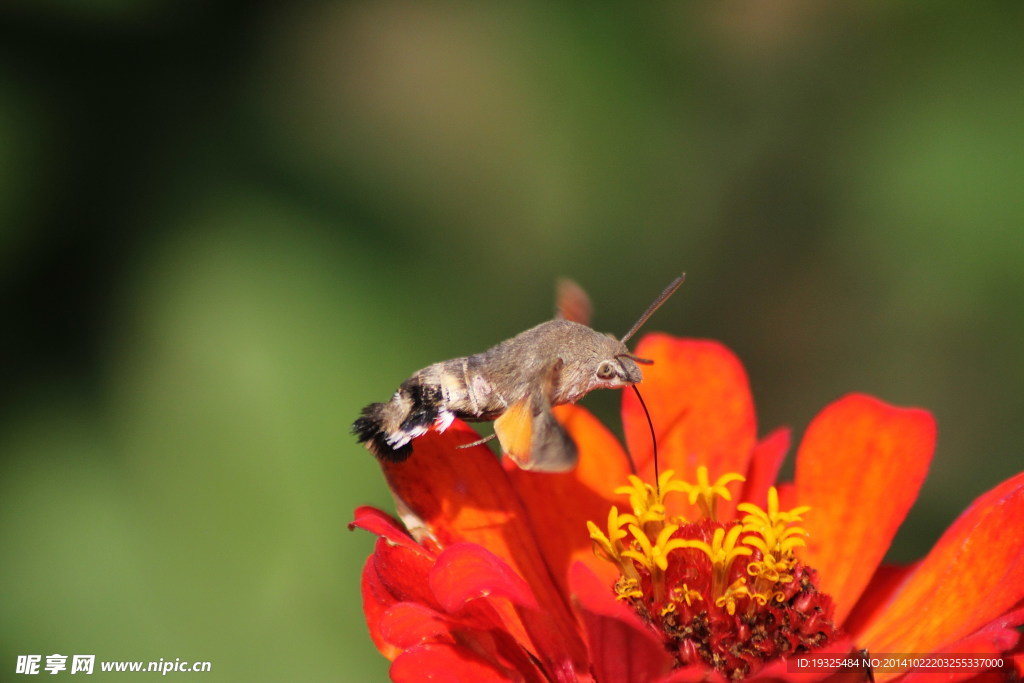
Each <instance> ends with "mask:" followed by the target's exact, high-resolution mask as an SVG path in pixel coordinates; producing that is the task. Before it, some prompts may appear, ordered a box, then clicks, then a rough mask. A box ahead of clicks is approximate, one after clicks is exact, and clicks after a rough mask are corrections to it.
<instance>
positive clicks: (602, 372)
mask: <svg viewBox="0 0 1024 683" xmlns="http://www.w3.org/2000/svg"><path fill="white" fill-rule="evenodd" d="M615 375H616V372H615V364H614V363H612V362H610V361H604V362H603V363H601V364H600V365H598V366H597V378H598V379H611V378H612V377H615Z"/></svg>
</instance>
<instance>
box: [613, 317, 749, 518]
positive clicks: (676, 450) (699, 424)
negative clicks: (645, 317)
mask: <svg viewBox="0 0 1024 683" xmlns="http://www.w3.org/2000/svg"><path fill="white" fill-rule="evenodd" d="M636 355H638V356H640V357H643V358H649V359H651V360H653V361H654V365H652V366H645V367H644V368H643V373H644V381H643V382H642V383H641V384H640V385H639V389H640V392H641V393H642V395H643V397H644V401H645V402H646V404H647V408H648V409H649V410H650V413H651V420H652V421H653V423H654V431H655V434H656V435H657V440H658V453H659V458H660V459H661V463H660V465H661V470H662V471H665V470H669V469H671V470H674V471H675V472H676V475H677V476H678V477H679V478H681V479H684V480H688V481H695V472H696V470H697V466H698V465H705V466H707V467H708V470H709V473H710V475H711V478H712V481H713V480H714V479H715V478H717V477H719V476H721V475H723V474H725V473H727V472H739V473H741V474H743V473H746V472H747V469H748V463H749V462H750V457H751V451H752V449H753V447H754V443H755V441H756V436H757V422H756V419H755V416H754V403H753V399H752V398H751V395H750V386H749V383H748V381H747V373H746V371H745V370H744V369H743V365H742V364H741V363H740V361H739V359H738V358H736V356H735V355H734V354H733V353H732V352H731V351H730V350H729V349H727V348H726V347H725V346H723V345H722V344H720V343H718V342H715V341H710V340H703V339H679V338H676V337H671V336H669V335H666V334H649V335H647V336H645V337H644V338H643V339H642V340H641V341H640V343H639V344H638V345H637V348H636ZM622 422H623V428H624V430H625V433H626V444H627V446H628V448H629V451H630V453H632V454H633V457H634V458H635V459H636V464H637V468H638V469H639V472H640V476H641V478H643V479H644V480H645V481H651V480H652V475H653V465H652V457H651V455H652V447H651V436H650V431H649V428H648V425H647V420H646V418H645V417H644V414H643V409H642V408H641V406H640V403H639V402H638V401H637V399H636V396H634V395H633V392H631V391H627V392H626V393H625V396H624V397H623V401H622ZM678 498H682V497H678ZM678 498H677V499H678Z"/></svg>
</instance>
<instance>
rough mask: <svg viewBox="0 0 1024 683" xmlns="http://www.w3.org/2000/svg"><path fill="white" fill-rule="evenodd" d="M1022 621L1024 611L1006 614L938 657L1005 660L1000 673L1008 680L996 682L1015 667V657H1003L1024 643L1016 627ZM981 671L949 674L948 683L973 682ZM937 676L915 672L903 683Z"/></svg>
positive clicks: (923, 681) (927, 681)
mask: <svg viewBox="0 0 1024 683" xmlns="http://www.w3.org/2000/svg"><path fill="white" fill-rule="evenodd" d="M1022 622H1024V608H1021V609H1017V610H1014V611H1013V612H1012V613H1009V614H1004V615H1002V616H1001V617H999V618H998V619H996V620H995V621H993V622H992V623H990V624H988V625H987V626H985V627H984V628H982V629H979V630H978V631H976V632H975V633H973V634H971V635H970V636H968V637H966V638H964V639H963V640H959V641H957V642H955V643H952V644H951V645H947V646H946V647H944V648H942V649H941V650H940V651H939V652H938V653H936V654H937V655H947V656H949V657H954V656H955V657H958V658H966V657H964V656H965V655H967V656H968V657H977V658H978V659H982V660H984V659H1003V661H1004V662H1005V665H1004V667H1003V671H1002V672H1000V673H1001V675H1002V676H1003V677H1004V678H1002V679H996V680H1007V679H1009V673H1010V672H1011V671H1013V669H1014V666H1013V662H1012V661H1011V658H1009V657H1003V654H1004V653H1006V652H1009V651H1010V650H1012V649H1013V648H1014V647H1016V646H1017V644H1018V643H1019V642H1020V633H1019V632H1018V631H1017V628H1016V627H1017V626H1019V625H1020V624H1021V623H1022ZM980 671H982V669H978V670H975V671H950V672H948V673H947V676H948V677H947V678H945V679H944V680H948V681H961V680H968V679H972V680H973V678H972V677H975V676H977V675H978V674H979V672H980ZM935 673H936V672H935V671H930V672H929V671H922V672H914V673H910V674H907V676H906V678H901V679H900V681H901V683H903V682H906V683H932V682H933V681H934V680H935Z"/></svg>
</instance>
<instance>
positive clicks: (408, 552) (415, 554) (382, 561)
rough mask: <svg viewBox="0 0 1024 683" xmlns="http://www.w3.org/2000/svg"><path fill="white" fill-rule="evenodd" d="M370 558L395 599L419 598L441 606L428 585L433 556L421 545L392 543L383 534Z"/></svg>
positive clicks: (398, 600)
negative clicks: (410, 545) (426, 552)
mask: <svg viewBox="0 0 1024 683" xmlns="http://www.w3.org/2000/svg"><path fill="white" fill-rule="evenodd" d="M370 560H371V561H372V562H373V565H374V568H375V569H376V570H377V575H378V577H379V578H380V585H381V586H383V587H384V589H385V590H387V591H388V593H389V594H390V595H391V596H392V599H393V602H419V603H423V604H425V605H430V606H431V607H437V606H438V605H437V602H436V601H435V600H434V594H433V593H432V592H431V591H430V588H429V586H428V585H427V577H428V576H430V571H431V568H432V567H433V566H434V560H433V558H431V557H429V556H427V555H426V554H425V553H424V552H423V550H422V549H415V550H414V549H410V548H407V547H405V546H400V545H392V544H391V543H389V542H388V541H387V539H384V538H382V539H380V540H378V541H377V545H376V547H375V548H374V551H373V555H371V556H370Z"/></svg>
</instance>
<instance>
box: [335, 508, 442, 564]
mask: <svg viewBox="0 0 1024 683" xmlns="http://www.w3.org/2000/svg"><path fill="white" fill-rule="evenodd" d="M348 528H349V529H350V530H351V529H357V528H358V529H363V530H365V531H369V532H370V533H371V534H377V535H378V536H380V537H381V538H386V539H387V540H388V541H389V542H390V543H391V544H392V545H401V546H404V547H406V548H409V549H412V550H417V551H419V552H422V553H424V554H427V555H429V553H428V552H427V551H426V550H425V549H424V548H423V547H422V546H420V545H419V544H418V543H416V541H415V540H413V538H412V537H411V536H409V532H408V531H406V530H405V528H404V527H402V526H401V525H400V524H399V523H398V522H397V521H396V520H395V518H394V517H392V516H391V515H389V514H387V513H386V512H382V511H380V510H378V509H377V508H374V507H370V506H369V505H361V506H359V507H357V508H356V511H355V518H354V519H353V520H352V521H351V522H350V523H349V525H348Z"/></svg>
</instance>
